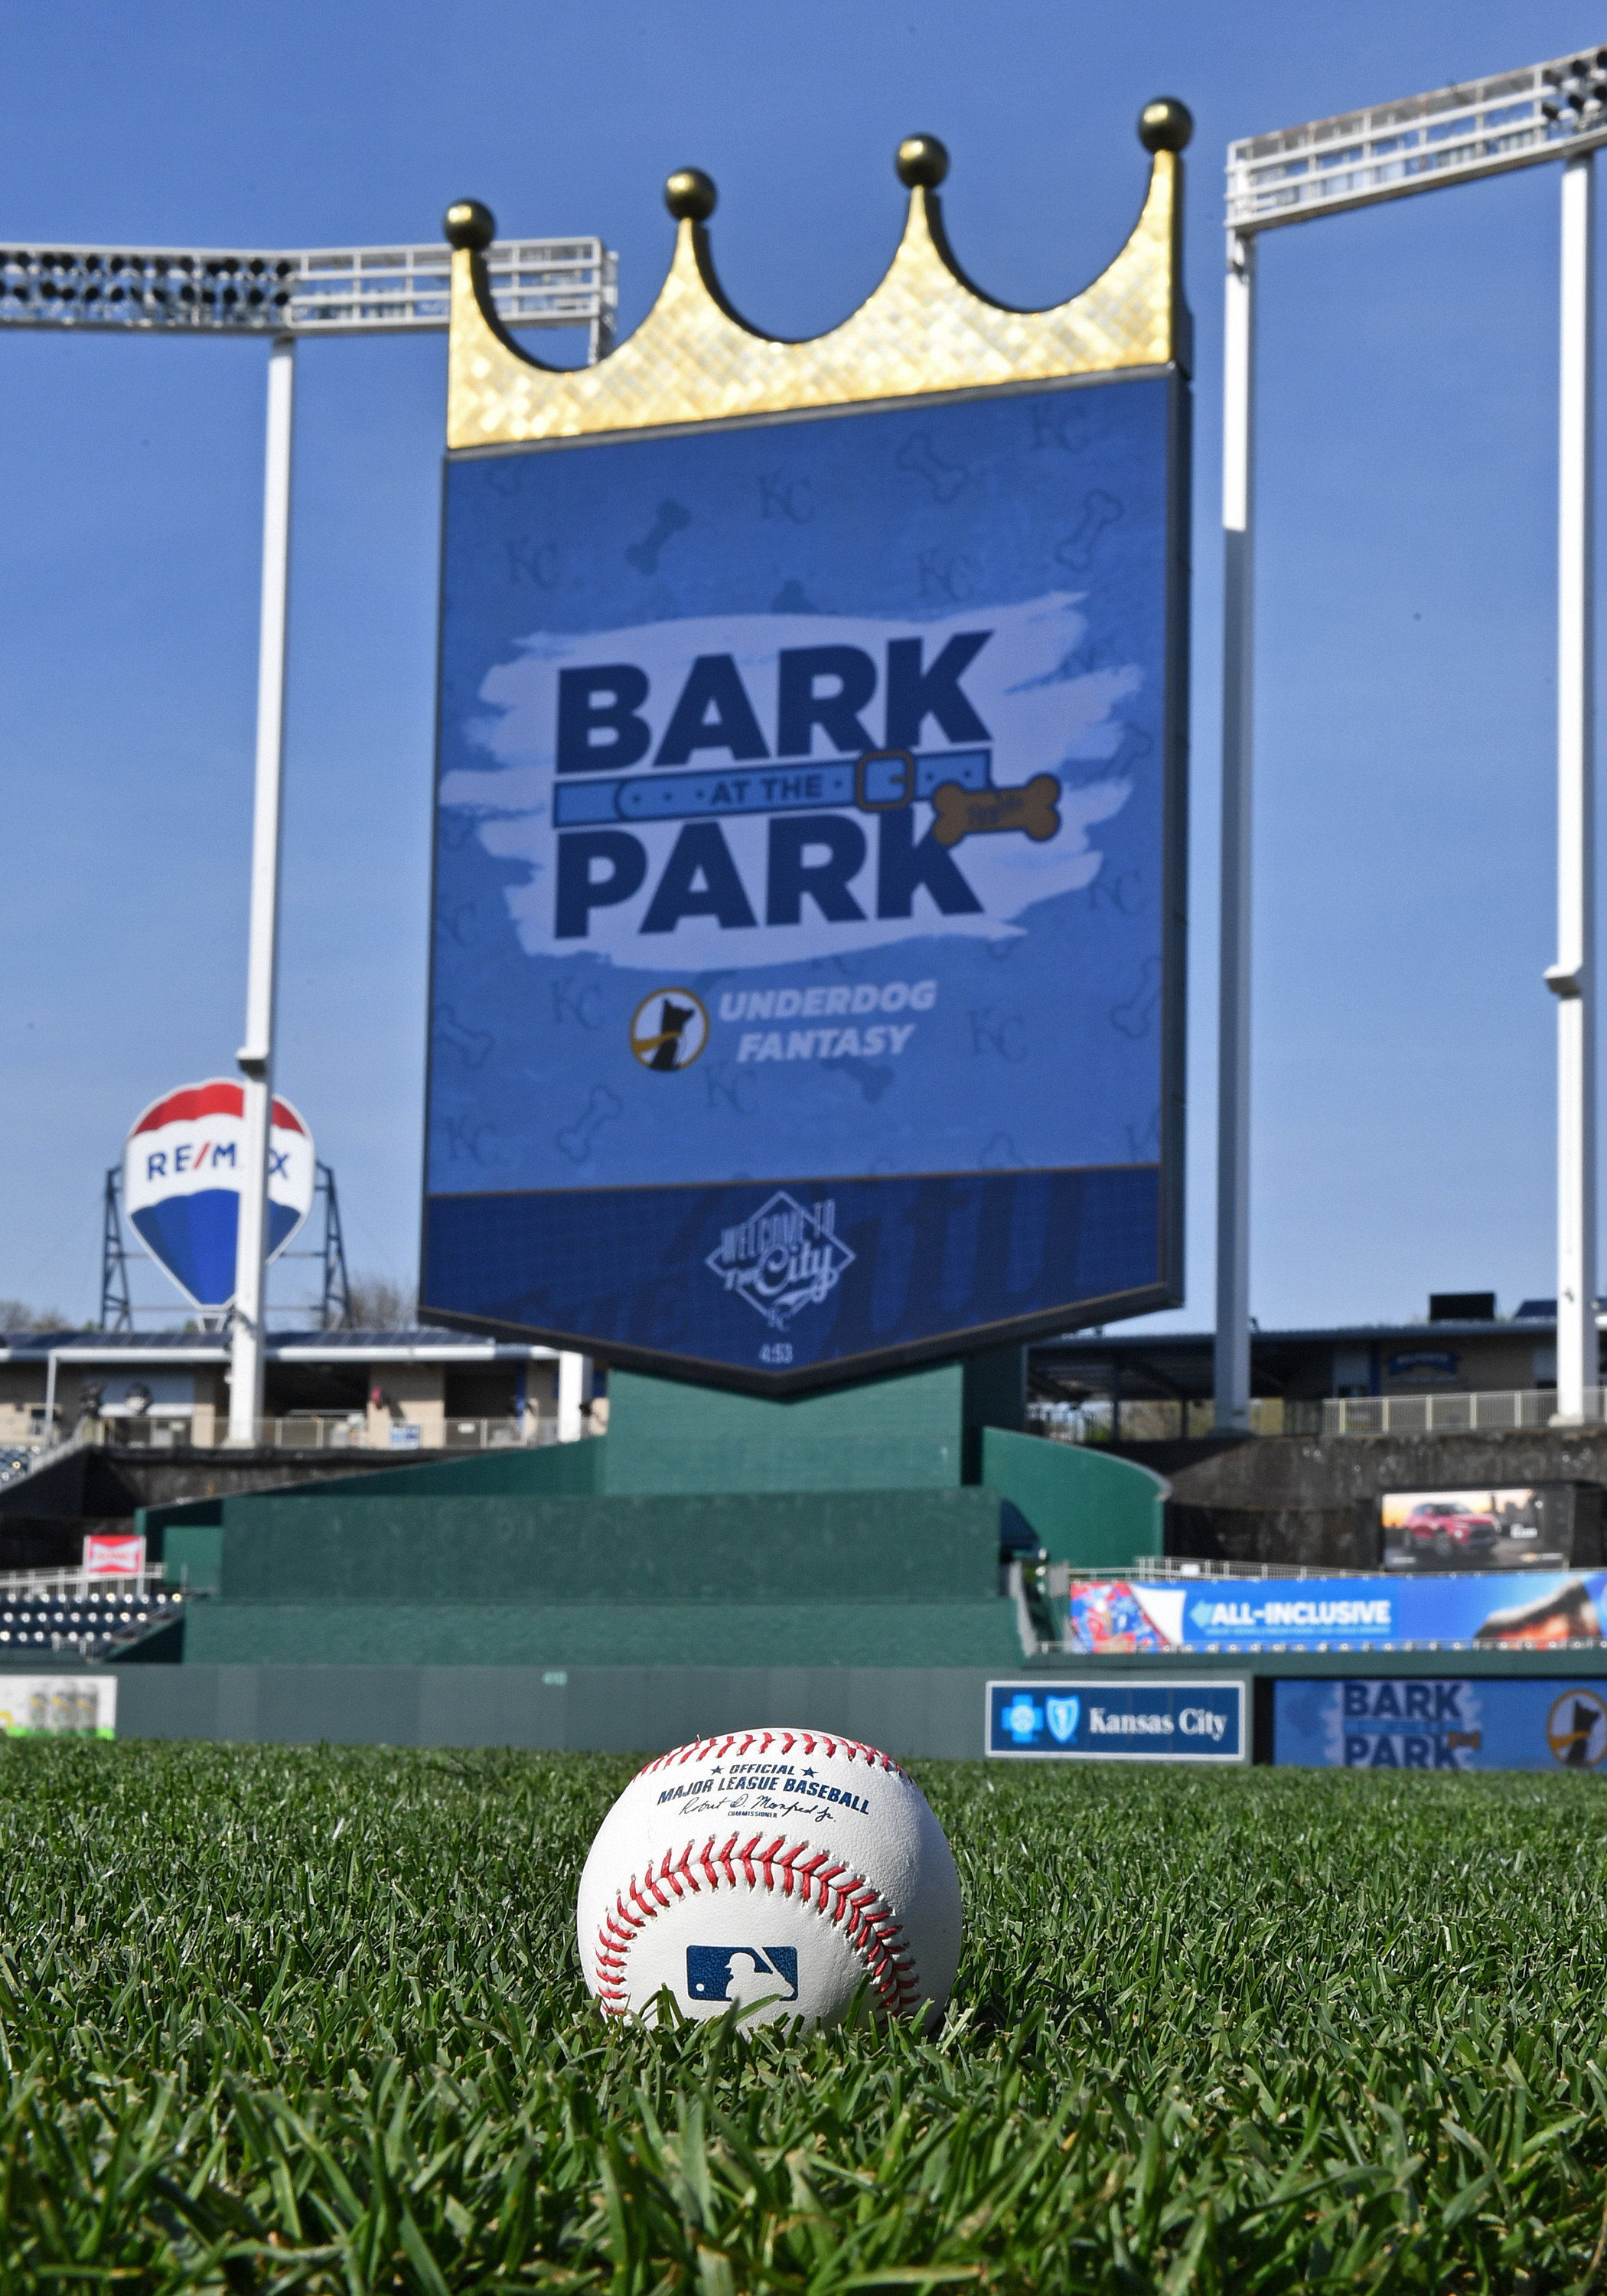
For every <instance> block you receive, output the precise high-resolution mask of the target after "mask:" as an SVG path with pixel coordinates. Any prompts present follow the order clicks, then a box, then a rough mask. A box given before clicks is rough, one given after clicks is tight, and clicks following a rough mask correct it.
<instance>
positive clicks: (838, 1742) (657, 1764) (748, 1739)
mask: <svg viewBox="0 0 1607 2296" xmlns="http://www.w3.org/2000/svg"><path fill="white" fill-rule="evenodd" d="M775 1743H776V1734H775V1731H773V1730H759V1731H755V1730H750V1731H748V1732H747V1733H746V1734H745V1735H744V1736H743V1738H742V1743H741V1745H740V1746H738V1745H737V1740H736V1736H735V1734H734V1732H730V1731H727V1732H726V1734H725V1735H724V1736H720V1735H716V1736H714V1737H712V1738H695V1739H693V1742H692V1743H691V1744H690V1745H687V1746H672V1747H671V1748H670V1750H669V1751H668V1753H667V1754H660V1755H658V1756H656V1757H655V1758H654V1759H653V1760H652V1761H651V1762H645V1763H644V1764H643V1766H642V1767H641V1769H640V1770H638V1771H637V1773H636V1775H637V1776H638V1777H643V1778H645V1777H649V1776H651V1775H652V1773H653V1771H655V1770H662V1769H665V1768H668V1767H669V1766H670V1765H671V1764H674V1765H675V1766H676V1767H685V1764H686V1763H688V1762H707V1761H709V1760H716V1759H717V1760H724V1759H725V1758H726V1755H728V1754H729V1753H730V1751H731V1750H732V1748H733V1747H736V1750H737V1759H739V1760H741V1759H742V1758H743V1757H745V1756H746V1754H747V1752H748V1750H749V1748H750V1746H753V1745H757V1746H758V1750H759V1751H760V1753H761V1754H765V1753H767V1752H768V1751H769V1750H770V1748H771V1747H772V1746H773V1745H775ZM794 1746H796V1747H797V1748H798V1749H799V1751H800V1752H802V1753H805V1754H812V1753H813V1752H814V1751H815V1749H816V1746H821V1747H824V1750H825V1751H826V1753H827V1754H837V1753H842V1754H846V1755H847V1757H848V1759H849V1761H850V1762H851V1761H853V1760H854V1759H856V1758H857V1757H858V1756H863V1757H864V1759H865V1760H866V1761H867V1762H869V1763H870V1764H871V1765H872V1767H874V1766H875V1765H876V1764H877V1763H880V1764H881V1767H882V1768H883V1769H884V1770H890V1771H891V1772H892V1773H893V1774H894V1775H895V1776H898V1777H902V1776H904V1775H905V1773H904V1771H903V1769H902V1768H901V1767H900V1766H899V1765H898V1763H897V1762H895V1761H894V1760H893V1759H892V1757H891V1756H890V1755H889V1754H884V1753H883V1752H882V1751H881V1749H880V1747H877V1746H867V1745H865V1744H864V1743H863V1742H862V1741H861V1740H859V1739H857V1738H838V1737H828V1736H826V1735H825V1734H819V1735H817V1734H816V1733H815V1732H814V1731H812V1730H804V1731H801V1732H799V1733H797V1734H794V1733H793V1732H792V1731H791V1730H788V1731H785V1732H783V1734H782V1738H781V1751H782V1752H783V1754H790V1753H791V1751H792V1750H793V1748H794Z"/></svg>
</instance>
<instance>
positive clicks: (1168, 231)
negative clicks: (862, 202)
mask: <svg viewBox="0 0 1607 2296" xmlns="http://www.w3.org/2000/svg"><path fill="white" fill-rule="evenodd" d="M1192 131H1193V121H1192V120H1191V119H1190V118H1189V115H1188V112H1187V111H1186V110H1185V107H1184V106H1183V105H1182V104H1181V103H1178V102H1176V100H1175V99H1172V98H1169V97H1165V98H1161V99H1160V100H1159V101H1158V102H1154V103H1151V104H1146V105H1145V107H1144V111H1143V112H1142V113H1141V114H1140V115H1139V123H1138V133H1139V137H1140V140H1141V141H1142V142H1143V143H1144V146H1145V148H1146V149H1147V150H1149V151H1150V152H1152V153H1153V155H1154V156H1153V159H1152V163H1151V168H1150V184H1149V192H1148V195H1147V197H1146V198H1145V200H1144V209H1143V212H1142V213H1141V214H1140V216H1139V218H1138V221H1137V224H1136V226H1135V228H1134V231H1133V235H1132V237H1131V238H1130V239H1129V240H1128V241H1127V245H1126V246H1125V247H1124V248H1123V249H1122V250H1121V252H1120V254H1119V256H1118V257H1117V258H1116V259H1115V261H1114V262H1113V263H1112V264H1111V265H1110V266H1109V268H1108V269H1106V270H1105V271H1103V272H1102V273H1101V274H1100V275H1099V277H1098V278H1097V279H1095V281H1094V283H1093V284H1092V285H1091V286H1089V287H1085V288H1084V290H1083V291H1082V293H1081V294H1080V295H1074V296H1073V297H1072V298H1071V299H1070V302H1068V303H1057V304H1055V305H1054V306H1053V307H1051V308H1050V309H1048V310H1046V311H1013V310H1010V309H1008V308H1007V307H1005V306H1004V304H1002V303H995V302H993V301H991V300H990V299H988V297H987V296H985V295H983V294H982V293H980V291H979V290H978V289H977V288H976V287H974V286H973V285H972V283H971V281H970V280H969V279H967V278H966V276H965V275H964V273H963V271H962V270H961V268H960V266H959V265H958V263H957V262H956V261H955V257H954V253H953V251H952V250H951V249H950V247H949V244H948V241H947V236H946V234H945V233H944V229H943V217H942V210H941V207H940V204H939V199H938V192H937V187H938V185H939V184H940V183H941V182H942V180H943V177H944V176H945V174H946V173H947V166H948V158H947V152H945V151H944V149H943V146H942V145H941V144H940V143H939V142H938V141H937V139H936V137H935V136H930V135H918V136H911V137H910V138H909V139H908V140H907V141H906V143H902V144H900V146H899V148H898V173H899V176H901V177H902V179H903V181H904V182H905V183H906V184H907V185H908V186H909V195H910V196H909V213H908V217H907V219H906V223H905V226H904V237H903V239H902V240H901V241H900V242H899V245H898V253H897V254H896V255H895V256H894V258H893V260H892V264H891V266H890V269H889V270H888V272H887V275H886V276H885V277H884V278H883V279H882V281H881V285H880V286H879V287H878V288H877V289H876V290H875V291H874V292H873V294H872V295H871V296H870V297H869V298H868V299H867V300H866V301H865V302H864V303H862V304H861V305H860V307H859V308H858V309H857V311H856V312H855V313H854V314H853V316H851V317H850V318H849V319H846V320H845V321H844V322H843V324H841V326H840V327H835V328H833V329H832V332H830V333H829V334H824V335H816V336H815V337H814V338H813V340H810V341H808V342H801V343H792V342H780V341H777V340H775V339H774V338H773V337H771V336H769V335H762V334H760V333H759V332H758V329H757V328H755V327H750V325H749V324H747V322H746V321H745V320H743V319H741V318H739V317H738V316H737V315H736V313H735V312H734V310H733V309H732V307H731V306H730V304H729V303H728V302H727V301H726V298H725V295H724V294H723V292H722V291H721V289H720V285H719V282H718V280H717V278H716V276H715V271H714V263H713V258H712V256H711V254H710V251H709V234H708V232H707V230H706V229H705V227H704V225H705V221H706V218H707V217H709V215H710V214H711V213H712V212H713V209H714V200H715V193H714V185H713V184H711V183H710V182H709V178H708V176H704V175H701V173H700V172H699V171H698V170H697V169H696V168H683V169H682V170H680V171H679V173H677V174H676V175H674V176H671V177H670V178H669V182H668V184H667V185H666V187H665V199H666V201H667V203H668V207H669V209H670V212H671V214H672V215H674V216H676V218H677V221H678V230H677V234H676V251H675V259H674V261H673V262H672V263H671V265H670V267H669V275H668V278H667V279H666V280H665V282H664V284H663V286H662V288H661V289H660V292H659V299H658V300H657V302H656V303H655V304H654V305H653V307H652V310H651V311H650V312H649V313H648V315H647V316H646V317H645V318H644V320H643V322H642V324H641V325H640V326H639V327H638V328H637V329H636V331H635V334H633V335H631V336H629V337H627V340H625V341H624V342H622V343H621V344H620V345H619V348H617V349H615V350H612V351H611V352H610V353H609V354H608V356H607V357H605V358H603V359H601V360H599V362H598V364H597V365H595V366H587V367H580V368H578V369H565V368H560V367H549V366H544V365H542V364H541V361H540V360H539V359H535V358H532V357H530V356H529V352H527V351H523V350H521V348H519V345H518V344H517V343H515V342H514V341H513V340H512V338H511V337H510V336H509V335H508V333H507V332H506V331H505V329H504V327H503V325H502V324H501V322H500V321H499V320H498V318H497V316H496V311H495V308H494V307H493V305H492V301H491V293H490V288H489V285H488V281H487V277H486V266H485V258H484V250H485V249H486V248H487V247H488V246H489V245H490V243H491V238H492V234H493V231H494V228H495V226H494V225H493V222H492V218H491V217H490V215H489V213H488V210H487V209H485V208H483V207H481V206H480V205H479V203H478V202H477V201H460V202H459V203H458V204H457V205H456V206H455V207H452V208H449V209H447V238H448V240H449V241H450V242H452V246H453V250H454V253H453V258H452V332H451V341H450V348H449V352H448V367H447V447H449V448H462V447H507V446H515V445H519V444H521V443H524V442H527V441H529V440H534V439H577V438H582V437H585V436H586V435H588V434H590V433H593V432H596V431H605V430H645V429H648V428H650V427H652V426H656V425H659V424H663V423H681V422H709V421H710V420H715V419H718V418H719V417H721V416H727V417H729V416H733V415H753V414H785V413H790V412H791V411H793V410H796V409H799V408H806V407H812V406H845V405H849V404H851V403H854V402H863V401H865V400H870V399H890V398H907V397H909V396H910V395H912V394H913V393H914V392H917V391H945V390H974V389H978V388H979V387H983V386H987V385H988V384H995V383H1006V382H1035V381H1049V380H1050V379H1052V378H1054V377H1056V376H1060V375H1071V374H1107V373H1115V372H1117V371H1119V370H1120V369H1124V368H1133V367H1164V366H1167V365H1173V364H1177V365H1185V364H1186V359H1187V334H1186V331H1187V326H1188V316H1187V313H1186V311H1185V307H1184V303H1183V288H1182V260H1181V257H1182V223H1183V217H1182V160H1181V157H1180V154H1181V152H1182V151H1183V148H1184V146H1185V143H1187V142H1188V139H1189V135H1190V134H1191V133H1192Z"/></svg>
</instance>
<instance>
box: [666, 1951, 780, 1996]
mask: <svg viewBox="0 0 1607 2296" xmlns="http://www.w3.org/2000/svg"><path fill="white" fill-rule="evenodd" d="M686 1991H687V1994H688V1996H689V1997H690V1998H691V1999H692V2000H693V2001H748V2000H754V2001H758V2000H764V1999H767V1998H775V1997H777V1996H779V1997H780V1998H781V1999H782V2000H783V2001H796V2000H797V1998H798V1948H797V1947H796V1946H793V1945H768V1946H767V1947H766V1948H765V1950H764V1952H763V1953H760V1951H759V1950H758V1947H757V1946H729V1945H689V1946H688V1947H687V1948H686Z"/></svg>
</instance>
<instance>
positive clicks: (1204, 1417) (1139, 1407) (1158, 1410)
mask: <svg viewBox="0 0 1607 2296" xmlns="http://www.w3.org/2000/svg"><path fill="white" fill-rule="evenodd" d="M1323 1411H1324V1405H1323V1404H1322V1403H1321V1402H1320V1401H1310V1402H1308V1401H1305V1400H1301V1401H1299V1402H1295V1401H1291V1400H1290V1399H1289V1398H1286V1397H1283V1396H1281V1395H1258V1396H1256V1397H1255V1398H1253V1399H1252V1401H1251V1403H1250V1433H1251V1434H1252V1435H1321V1434H1323V1433H1324V1431H1325V1430H1324V1424H1323ZM1216 1421H1217V1406H1216V1405H1215V1404H1214V1403H1213V1402H1211V1401H1210V1400H1209V1398H1206V1399H1205V1400H1203V1401H1197V1402H1182V1401H1177V1402H1174V1401H1171V1400H1169V1399H1163V1398H1153V1397H1146V1398H1135V1399H1134V1400H1132V1401H1131V1402H1129V1401H1127V1399H1126V1398H1123V1400H1122V1401H1121V1402H1120V1403H1119V1404H1117V1403H1112V1402H1111V1398H1110V1397H1109V1396H1100V1397H1090V1398H1089V1399H1088V1401H1087V1402H1086V1403H1082V1404H1072V1403H1038V1402H1032V1403H1029V1405H1028V1406H1027V1424H1028V1426H1029V1428H1030V1429H1032V1430H1033V1431H1035V1432H1036V1433H1037V1434H1040V1435H1047V1436H1048V1437H1049V1438H1050V1439H1051V1440H1052V1441H1054V1442H1056V1443H1087V1444H1095V1443H1176V1442H1178V1441H1180V1440H1182V1439H1185V1438H1193V1437H1196V1436H1201V1435H1209V1434H1212V1433H1214V1431H1215V1429H1216Z"/></svg>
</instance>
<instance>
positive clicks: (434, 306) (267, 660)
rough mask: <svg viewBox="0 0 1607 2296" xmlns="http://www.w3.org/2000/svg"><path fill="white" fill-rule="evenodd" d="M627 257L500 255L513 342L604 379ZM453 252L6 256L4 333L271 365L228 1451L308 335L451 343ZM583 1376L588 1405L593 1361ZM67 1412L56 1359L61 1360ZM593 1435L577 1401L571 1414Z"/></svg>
mask: <svg viewBox="0 0 1607 2296" xmlns="http://www.w3.org/2000/svg"><path fill="white" fill-rule="evenodd" d="M618 267H619V266H618V258H616V257H615V256H614V255H613V253H612V252H611V250H609V249H608V248H606V247H604V245H603V242H602V241H601V240H600V239H592V238H572V239H540V240H506V241H504V240H498V241H496V242H494V243H493V244H492V245H491V246H490V247H489V248H488V249H487V250H486V270H487V278H488V283H489V286H490V291H491V297H492V300H493V302H494V304H495V306H496V314H497V316H498V317H499V318H500V319H501V320H502V322H503V324H504V325H506V326H511V327H542V328H547V327H568V326H575V325H584V326H585V327H586V329H587V330H588V336H587V348H588V358H589V362H590V363H591V364H593V365H594V364H595V363H596V361H597V360H598V359H600V358H601V357H603V354H604V353H605V352H606V351H607V350H608V349H609V348H611V344H612V342H613V332H614V318H615V314H616V311H617V309H618V305H619V286H618ZM451 309H452V272H451V250H449V249H448V248H447V246H446V245H445V244H444V243H442V242H430V244H428V245H424V246H402V245H398V244H396V243H393V244H391V245H390V246H389V247H357V248H303V249H301V250H299V251H295V252H289V251H286V250H261V249H257V250H250V249H245V250H242V249H228V248H194V247H189V248H182V247H181V248H175V247H146V248H137V247H135V248H131V247H74V246H68V245H64V244H61V243H59V242H53V243H49V244H44V243H41V244H37V245H34V246H30V247H20V246H19V245H18V244H17V243H16V242H15V241H12V242H10V243H9V244H8V245H7V246H6V247H4V248H0V334H4V333H10V332H29V333H33V332H41V331H45V332H51V333H54V334H61V333H90V334H119V335H154V334H183V335H191V336H207V335H234V336H240V335H255V336H258V338H262V337H266V338H267V339H268V340H270V341H271V343H272V346H273V348H272V350H271V352H270V354H269V359H268V416H267V471H266V494H265V506H264V519H263V540H262V600H261V623H260V636H259V643H258V676H257V773H256V797H255V803H254V808H253V819H252V832H251V892H250V931H249V954H248V959H247V977H246V1025H245V1042H244V1044H243V1045H242V1046H241V1048H240V1051H239V1053H238V1054H236V1058H237V1060H238V1062H239V1065H240V1069H241V1071H242V1075H243V1077H244V1078H245V1085H244V1095H245V1111H244V1112H245V1127H244V1129H245V1140H244V1150H245V1160H244V1164H243V1167H242V1171H241V1174H240V1182H241V1191H240V1226H239V1234H238V1242H237V1245H236V1254H235V1291H234V1338H233V1357H232V1370H231V1375H230V1394H229V1427H228V1435H227V1441H228V1442H229V1443H230V1444H246V1443H251V1442H253V1441H255V1439H256V1432H257V1423H258V1421H259V1420H260V1418H261V1416H262V1383H263V1336H264V1335H263V1321H264V1306H265V1298H266V1242H267V1202H268V1177H269V1171H268V1168H269V1156H270V1149H271V1143H272V1136H273V1105H274V1077H273V1061H274V1011H275V981H276V973H277V966H276V955H277V949H276V943H277V938H278V916H279V812H280V805H279V794H280V779H281V771H282V767H283V750H284V675H285V643H286V609H287V605H288V601H289V584H290V512H291V424H292V417H293V414H294V407H295V351H296V338H297V337H298V336H299V335H306V334H315V335H358V334H416V333H420V332H425V333H433V334H445V333H446V332H447V329H448V326H449V324H450V321H451ZM574 1360H575V1371H574V1373H573V1374H571V1381H572V1383H573V1384H574V1385H575V1387H576V1392H577V1398H578V1397H579V1395H580V1392H581V1387H582V1383H583V1381H584V1376H585V1374H584V1369H583V1366H582V1365H581V1362H580V1358H578V1357H576V1358H575V1359H574ZM51 1372H52V1385H51V1401H52V1403H53V1400H54V1386H53V1374H54V1357H52V1359H51ZM572 1416H573V1418H574V1422H575V1427H576V1431H577V1433H578V1431H579V1403H578V1400H577V1404H576V1407H575V1411H574V1413H573V1414H572Z"/></svg>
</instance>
